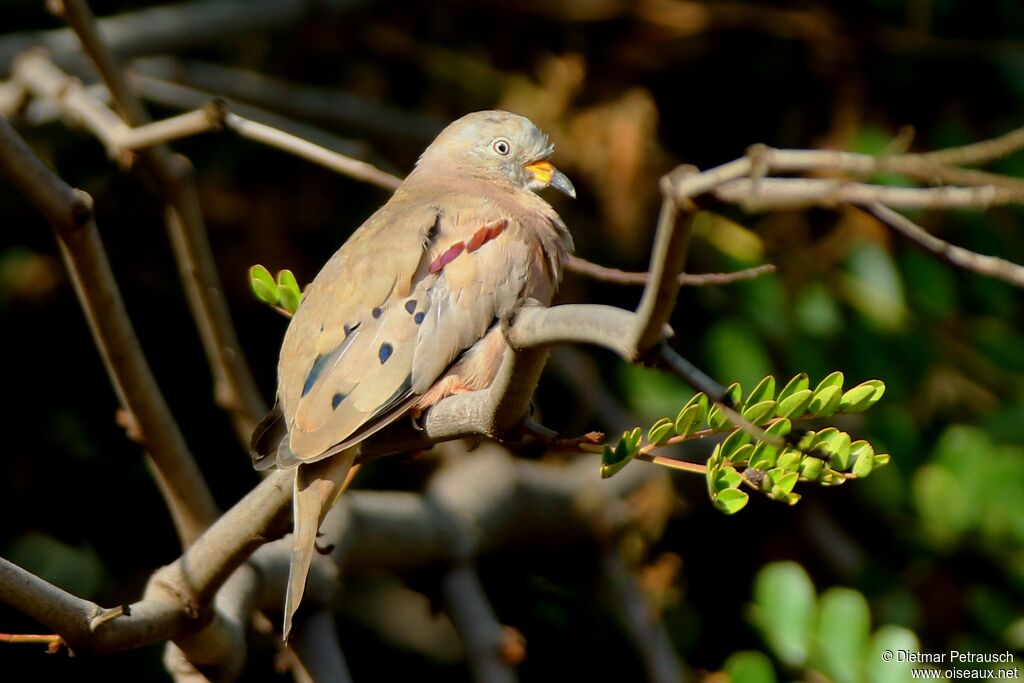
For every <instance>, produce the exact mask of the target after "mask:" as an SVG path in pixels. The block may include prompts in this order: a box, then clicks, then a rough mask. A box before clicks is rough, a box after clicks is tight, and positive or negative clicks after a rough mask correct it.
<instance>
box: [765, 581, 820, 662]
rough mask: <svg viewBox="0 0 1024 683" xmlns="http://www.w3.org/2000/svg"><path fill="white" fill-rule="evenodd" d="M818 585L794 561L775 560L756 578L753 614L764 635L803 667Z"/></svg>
mask: <svg viewBox="0 0 1024 683" xmlns="http://www.w3.org/2000/svg"><path fill="white" fill-rule="evenodd" d="M814 611H815V595H814V585H813V584H812V583H811V579H810V577H808V576H807V573H806V572H805V571H804V570H803V568H802V567H801V566H800V565H798V564H796V563H794V562H775V563H772V564H769V565H768V566H766V567H765V568H764V569H762V570H761V571H760V572H758V574H757V578H756V579H755V580H754V604H753V605H752V610H751V616H752V620H753V622H754V625H755V626H756V627H757V629H758V631H759V632H760V633H761V637H762V638H763V639H764V641H765V642H766V643H767V644H768V647H769V648H770V649H771V651H772V652H773V653H774V654H775V656H776V657H777V658H778V659H779V661H781V662H782V663H783V664H785V665H786V666H788V667H792V668H798V667H802V666H803V665H804V664H805V663H806V662H807V655H808V653H809V652H810V645H811V628H812V626H813V624H814Z"/></svg>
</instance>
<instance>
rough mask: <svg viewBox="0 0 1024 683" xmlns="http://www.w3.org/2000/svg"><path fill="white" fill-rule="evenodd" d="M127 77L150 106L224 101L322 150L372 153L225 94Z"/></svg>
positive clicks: (189, 105)
mask: <svg viewBox="0 0 1024 683" xmlns="http://www.w3.org/2000/svg"><path fill="white" fill-rule="evenodd" d="M127 76H128V82H129V83H131V85H132V87H133V88H135V91H136V92H138V93H139V95H141V96H142V97H143V98H144V99H146V100H148V101H150V102H155V103H156V104H159V105H161V106H163V107H169V108H171V109H182V110H186V111H187V110H191V109H202V108H203V107H204V106H206V105H207V104H208V103H209V102H210V101H213V100H217V101H222V102H224V103H225V105H226V109H227V110H228V111H231V112H233V113H235V114H238V115H239V116H244V117H245V118H247V119H250V120H252V121H257V122H259V123H263V124H265V125H268V126H272V127H274V128H277V129H279V130H283V131H285V132H286V133H290V134H292V135H294V136H296V137H300V138H302V139H303V140H306V141H308V142H312V143H314V144H317V145H320V146H321V147H324V148H326V149H329V150H331V151H334V152H338V153H339V154H344V155H346V156H350V157H354V158H356V159H365V157H366V155H367V153H368V148H367V146H366V144H365V143H363V142H360V141H357V140H353V139H351V138H343V137H341V136H339V135H336V134H334V133H330V132H328V131H326V130H324V129H322V128H317V127H316V126H312V125H310V124H308V123H304V122H300V121H296V120H294V119H289V118H286V117H284V116H281V115H279V114H275V113H273V112H270V111H267V110H266V109H260V108H259V107H254V106H252V105H249V104H245V103H244V102H239V101H238V100H234V99H231V98H230V97H224V96H223V94H222V93H210V92H205V91H202V90H196V89H195V88H190V87H188V86H184V85H181V84H179V83H172V82H170V81H164V80H160V79H158V78H151V77H149V76H144V75H142V74H139V73H136V72H134V71H130V72H128V74H127Z"/></svg>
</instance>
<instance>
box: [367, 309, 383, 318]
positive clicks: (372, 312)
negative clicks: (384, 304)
mask: <svg viewBox="0 0 1024 683" xmlns="http://www.w3.org/2000/svg"><path fill="white" fill-rule="evenodd" d="M383 312H384V309H383V308H381V307H380V306H375V307H374V309H373V310H372V311H370V313H371V314H372V315H373V317H374V318H379V317H380V314H381V313H383Z"/></svg>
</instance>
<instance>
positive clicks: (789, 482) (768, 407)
mask: <svg viewBox="0 0 1024 683" xmlns="http://www.w3.org/2000/svg"><path fill="white" fill-rule="evenodd" d="M843 381H844V377H843V373H841V372H833V373H832V374H830V375H828V376H827V377H825V378H824V379H823V380H821V382H819V383H818V384H817V386H816V387H814V389H811V388H810V381H809V378H808V376H807V374H806V373H801V374H799V375H797V376H796V377H793V378H792V379H791V380H790V381H789V382H787V383H786V385H785V387H783V389H782V391H780V392H779V393H778V395H776V393H775V378H774V377H772V376H768V377H765V378H764V379H762V380H761V381H760V382H759V383H758V384H757V386H756V387H754V389H753V390H752V391H750V393H749V394H747V396H746V398H744V397H743V389H742V387H741V386H740V385H739V384H732V385H730V386H729V388H728V389H726V395H727V396H728V398H729V401H730V402H731V404H732V406H733V407H734V408H735V410H736V411H737V412H738V413H740V414H741V415H742V416H743V418H744V419H745V420H747V421H749V422H750V423H752V424H754V425H757V426H759V427H763V428H764V430H765V434H766V435H767V436H769V437H775V438H774V439H768V440H761V441H759V442H757V443H755V442H754V438H753V437H752V436H751V434H749V433H748V432H747V431H745V430H744V429H741V428H735V427H733V426H732V424H731V423H730V421H729V417H728V415H727V414H726V412H725V411H724V410H723V409H722V408H721V406H719V405H717V404H712V403H711V402H710V401H709V400H708V397H707V396H706V395H705V394H703V393H698V394H696V395H694V396H693V397H692V398H691V399H690V400H689V401H687V403H686V404H685V405H684V406H683V407H682V408H681V409H680V410H679V413H678V414H677V415H676V417H675V419H672V418H668V417H664V418H661V419H660V420H658V421H657V422H655V423H654V424H653V425H652V426H651V427H650V428H649V429H648V430H647V439H646V441H645V440H644V438H643V430H642V429H641V428H640V427H637V428H635V429H633V430H632V431H630V432H626V433H624V434H623V436H622V439H620V440H619V442H618V443H617V444H616V445H615V446H611V445H605V446H604V448H603V455H602V462H601V475H602V476H603V477H610V476H613V475H614V474H616V473H617V472H619V471H620V470H621V469H622V468H623V467H625V466H626V465H627V464H628V463H629V462H630V461H631V460H633V459H635V458H639V459H643V460H649V461H651V462H654V463H656V464H660V465H665V466H668V467H672V468H674V469H683V470H688V471H691V472H700V473H703V474H704V476H705V478H706V479H707V485H708V495H709V496H710V497H711V500H712V501H713V502H714V504H715V506H716V507H718V508H719V509H720V510H722V511H723V512H725V513H727V514H733V513H735V512H738V511H739V510H741V509H742V508H743V507H744V506H745V505H746V504H747V502H748V501H749V494H748V493H747V491H745V490H743V488H744V487H745V488H749V489H752V490H754V491H759V492H761V493H763V494H764V495H767V496H768V497H769V498H772V499H773V500H778V501H780V502H784V503H787V504H789V505H793V504H795V503H796V502H797V501H798V500H799V499H800V494H798V493H795V492H794V490H793V489H794V487H795V486H796V483H797V482H798V481H815V482H818V483H819V484H821V485H823V486H836V485H839V484H842V483H843V482H845V481H846V480H847V479H859V478H864V477H866V476H868V475H869V474H870V473H871V471H872V470H873V469H874V468H875V467H878V466H882V465H885V464H887V463H888V462H889V456H888V455H886V454H876V453H875V450H874V447H873V446H872V445H871V444H870V443H868V442H867V441H862V440H861V441H854V440H853V439H852V438H851V437H850V435H849V434H848V433H846V432H844V431H841V430H839V429H837V428H836V427H827V428H824V429H821V430H818V431H805V432H803V433H802V434H800V435H799V436H798V435H796V434H795V433H793V426H792V425H793V420H797V419H802V418H822V417H831V416H833V415H836V414H838V413H859V412H863V411H865V410H867V409H868V408H870V407H871V406H873V405H874V404H875V403H877V402H878V400H879V399H881V398H882V395H883V394H884V393H885V385H884V384H883V383H882V382H881V381H880V380H868V381H867V382H863V383H861V384H858V385H857V386H855V387H853V388H851V389H848V390H846V391H843ZM726 433H727V436H726V437H725V439H724V440H723V441H721V443H719V444H718V445H716V446H715V449H714V451H713V452H712V454H711V456H710V457H709V458H708V460H707V463H706V464H705V465H699V464H695V463H683V462H682V461H678V460H674V459H671V458H665V457H659V456H656V455H654V454H653V453H654V451H656V450H657V449H659V448H663V447H665V446H669V445H672V444H676V443H680V442H682V441H687V440H691V439H696V438H702V437H706V436H712V435H716V434H726ZM797 437H798V438H797ZM780 439H781V440H782V442H783V443H784V444H785V445H773V443H779V440H780Z"/></svg>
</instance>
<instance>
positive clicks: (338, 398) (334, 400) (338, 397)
mask: <svg viewBox="0 0 1024 683" xmlns="http://www.w3.org/2000/svg"><path fill="white" fill-rule="evenodd" d="M344 400H345V394H343V393H341V392H340V391H339V392H338V393H336V394H335V395H334V396H333V397H331V410H336V409H337V408H338V406H339V405H341V402H342V401H344Z"/></svg>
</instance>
